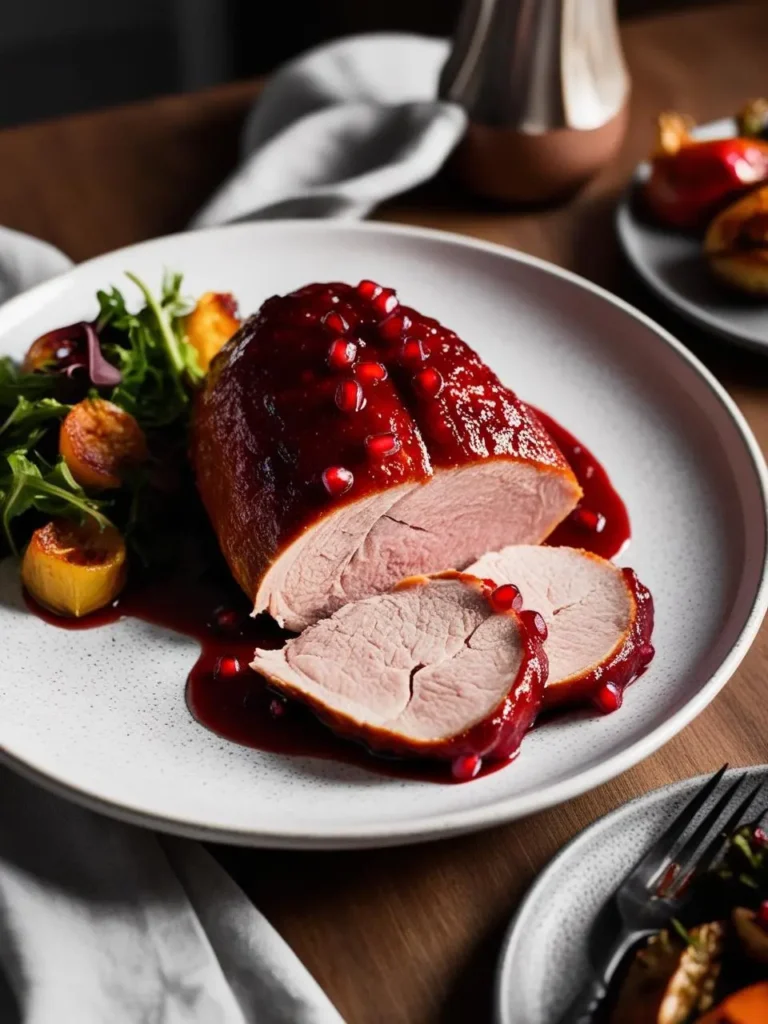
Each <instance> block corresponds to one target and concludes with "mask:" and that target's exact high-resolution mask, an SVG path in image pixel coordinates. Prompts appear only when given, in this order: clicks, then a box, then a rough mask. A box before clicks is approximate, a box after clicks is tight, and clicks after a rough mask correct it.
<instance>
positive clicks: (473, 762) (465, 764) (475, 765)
mask: <svg viewBox="0 0 768 1024" xmlns="http://www.w3.org/2000/svg"><path fill="white" fill-rule="evenodd" d="M482 767H483V759H482V757H478V756H477V754H467V755H465V756H464V757H457V758H455V760H454V761H453V764H452V765H451V775H452V776H453V777H454V779H456V781H457V782H469V781H470V779H474V778H475V776H476V775H477V774H478V772H479V771H480V769H481V768H482Z"/></svg>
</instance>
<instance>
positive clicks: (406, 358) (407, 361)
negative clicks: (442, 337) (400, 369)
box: [400, 338, 429, 370]
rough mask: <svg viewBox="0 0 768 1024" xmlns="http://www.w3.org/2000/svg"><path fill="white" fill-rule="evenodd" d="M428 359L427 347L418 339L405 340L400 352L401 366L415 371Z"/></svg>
mask: <svg viewBox="0 0 768 1024" xmlns="http://www.w3.org/2000/svg"><path fill="white" fill-rule="evenodd" d="M427 359H429V345H427V343H426V342H425V341H422V340H421V339H420V338H406V339H405V341H404V342H403V348H402V351H401V352H400V362H401V363H402V364H403V366H409V367H411V368H412V369H414V370H417V369H418V368H419V367H420V366H421V364H422V363H423V362H425V361H426V360H427Z"/></svg>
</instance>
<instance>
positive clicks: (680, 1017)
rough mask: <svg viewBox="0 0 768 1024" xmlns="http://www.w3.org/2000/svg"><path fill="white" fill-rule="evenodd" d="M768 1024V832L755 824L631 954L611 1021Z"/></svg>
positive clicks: (741, 832)
mask: <svg viewBox="0 0 768 1024" xmlns="http://www.w3.org/2000/svg"><path fill="white" fill-rule="evenodd" d="M766 1022H768V836H766V834H765V832H763V830H762V829H761V828H759V827H755V826H754V824H753V825H750V826H744V827H742V828H740V829H739V830H738V831H737V832H736V834H735V835H734V836H733V837H732V839H731V842H730V844H729V846H728V849H727V852H726V855H725V857H724V859H723V861H722V863H721V864H720V865H719V866H718V867H716V868H715V869H713V870H712V871H710V872H709V873H708V874H706V875H705V876H703V877H702V878H701V879H700V880H699V881H698V882H696V883H695V884H694V886H693V887H692V891H691V894H690V899H689V901H688V902H687V904H686V907H685V911H684V914H683V920H682V921H672V922H671V923H670V926H669V927H668V928H666V929H665V930H664V931H662V932H660V933H659V934H658V935H654V936H652V937H651V938H650V939H649V940H648V941H647V942H646V943H645V944H644V945H643V946H642V947H641V948H640V949H639V950H638V951H637V952H636V953H635V955H634V957H633V958H632V960H631V962H630V965H629V968H628V970H627V971H626V973H625V976H624V979H623V981H622V983H621V985H620V987H619V991H618V993H617V995H616V999H615V1001H614V1004H613V1010H612V1013H611V1016H610V1024H766Z"/></svg>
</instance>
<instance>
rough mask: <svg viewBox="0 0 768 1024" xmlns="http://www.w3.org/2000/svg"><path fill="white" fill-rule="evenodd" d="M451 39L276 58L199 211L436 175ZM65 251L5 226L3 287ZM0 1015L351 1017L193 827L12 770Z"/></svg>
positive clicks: (0, 789) (446, 120) (4, 843)
mask: <svg viewBox="0 0 768 1024" xmlns="http://www.w3.org/2000/svg"><path fill="white" fill-rule="evenodd" d="M446 53H447V48H446V45H445V44H444V43H443V42H439V41H435V40H428V39H421V38H418V37H412V36H381V37H368V38H365V37H358V38H355V39H348V40H344V41H342V42H339V43H335V44H332V45H330V46H327V47H324V48H322V49H319V50H315V51H313V52H311V53H310V54H308V55H307V56H305V57H302V58H300V59H299V60H297V61H295V62H293V63H292V64H290V65H288V67H286V68H285V70H283V71H282V72H280V73H279V74H277V75H276V76H275V77H274V78H273V79H272V81H271V82H270V84H269V85H268V86H267V88H266V89H265V90H264V92H263V94H262V97H261V98H260V100H259V102H258V103H257V105H256V107H255V109H254V111H253V113H252V115H251V117H250V119H249V121H248V123H247V125H246V129H245V133H244V139H243V155H244V159H243V165H242V167H241V168H240V170H239V171H238V172H237V173H236V174H235V175H234V176H233V178H232V179H231V180H230V181H229V182H228V183H227V184H225V185H224V187H223V188H222V189H221V190H220V191H219V193H218V194H217V195H216V196H215V197H214V198H213V199H212V200H211V202H210V203H209V204H208V205H207V206H206V207H205V209H204V210H202V211H201V213H200V214H199V215H198V216H197V217H196V218H195V221H194V222H193V225H192V226H193V227H202V226H210V225H214V224H220V223H224V222H227V221H233V220H243V219H247V218H249V217H278V216H314V217H317V216H346V217H361V216H363V215H365V214H366V213H367V212H368V211H369V210H370V209H371V208H372V207H373V206H375V205H376V203H379V202H381V201H382V200H384V199H386V198H388V197H390V196H392V195H395V194H396V193H398V192H401V191H404V190H405V189H408V188H411V187H413V186H414V185H416V184H418V183H419V182H421V181H424V180H426V179H427V178H429V177H431V176H432V175H433V174H434V173H435V172H436V171H437V170H438V169H439V168H440V167H441V166H442V164H443V162H444V161H445V159H446V158H447V156H448V155H449V153H450V152H451V149H452V148H453V146H454V145H455V144H456V142H457V141H458V139H459V137H460V136H461V133H462V131H463V129H464V115H463V113H462V112H461V110H459V109H458V108H457V107H455V106H452V105H450V104H446V103H441V102H438V101H437V100H435V99H434V96H435V95H436V85H437V77H438V74H439V70H440V66H441V64H442V62H443V60H444V59H445V56H446ZM69 266H70V261H69V260H68V259H67V257H66V256H64V255H63V254H62V253H60V252H58V251H57V250H56V249H54V248H52V247H51V246H49V245H46V244H45V243H43V242H40V241H38V240H36V239H32V238H29V237H28V236H25V235H21V234H19V233H18V232H14V231H9V230H8V229H5V228H0V302H2V301H5V300H6V299H8V298H10V297H11V296H12V295H14V294H15V293H17V292H19V291H22V290H24V289H25V288H29V287H31V286H32V285H34V284H37V283H39V282H40V281H43V280H46V279H47V278H49V277H52V276H55V275H56V274H59V273H61V272H62V271H64V270H66V269H67V268H68V267H69ZM0 968H1V969H0V1021H2V1022H3V1024H10V1022H12V1021H16V1020H21V1021H23V1022H24V1024H70V1022H73V1024H74V1022H77V1024H145V1022H146V1024H149V1022H152V1024H155V1022H157V1024H161V1022H162V1024H182V1022H184V1024H186V1022H195V1024H251V1022H253V1024H341V1018H340V1016H339V1015H338V1013H337V1012H336V1010H335V1009H334V1008H333V1006H332V1005H331V1003H330V1002H329V1001H328V999H327V998H326V996H325V995H324V993H323V992H322V991H321V989H320V988H319V987H318V985H317V984H316V983H315V981H314V980H313V979H312V978H311V976H310V975H309V974H308V973H307V971H306V970H305V969H304V967H303V966H302V965H301V964H300V963H299V961H298V960H297V959H296V957H295V956H294V954H293V953H292V952H291V950H290V949H289V948H288V947H287V946H286V944H285V943H284V942H283V941H282V939H281V938H280V937H279V936H278V935H277V933H276V932H275V931H274V929H273V928H272V927H271V926H270V925H269V923H268V922H267V921H266V920H265V918H264V917H262V915H261V914H260V913H259V912H258V911H257V910H256V909H255V908H254V907H253V906H252V904H251V903H250V901H249V900H248V899H247V898H246V896H245V895H244V894H243V893H242V892H241V891H240V889H238V887H237V886H236V885H235V884H234V882H233V881H232V879H231V878H230V877H229V876H228V875H227V874H226V873H225V872H224V871H223V870H222V869H221V868H220V867H219V866H218V864H217V863H216V861H215V860H214V859H213V858H212V857H211V856H210V855H209V854H208V853H207V852H206V851H205V850H204V849H203V848H202V847H201V846H200V845H198V844H197V843H194V842H190V841H188V840H181V839H170V838H160V837H158V836H155V835H153V834H152V833H151V832H149V831H145V830H143V829H139V828H134V827H131V826H129V825H124V824H121V823H119V822H117V821H113V820H111V819H108V818H105V817H102V816H101V815H98V814H95V813H93V812H91V811H87V810H84V809H82V808H79V807H76V806H75V805H73V804H70V803H67V802H65V801H64V800H62V799H60V798H58V797H55V796H52V795H51V794H49V793H47V792H44V791H43V790H40V789H38V788H37V787H35V786H33V785H32V784H31V783H29V782H27V781H25V780H24V779H22V778H20V777H18V776H16V775H14V774H12V773H11V772H10V771H9V770H7V769H4V768H0Z"/></svg>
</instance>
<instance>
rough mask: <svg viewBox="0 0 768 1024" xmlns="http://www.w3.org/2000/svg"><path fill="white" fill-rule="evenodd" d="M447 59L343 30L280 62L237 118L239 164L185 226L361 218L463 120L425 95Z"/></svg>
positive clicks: (424, 45)
mask: <svg viewBox="0 0 768 1024" xmlns="http://www.w3.org/2000/svg"><path fill="white" fill-rule="evenodd" d="M447 56H448V45H447V43H446V42H445V41H444V40H441V39H428V38H426V37H425V36H410V35H375V36H353V37H351V38H349V39H342V40H340V41H339V42H336V43H331V44H329V45H327V46H322V47H320V48H318V49H316V50H312V51H310V52H309V53H307V54H305V55H304V56H302V57H299V58H298V59H297V60H295V61H293V62H291V63H290V64H287V65H286V66H285V67H284V68H283V69H282V70H281V71H280V72H278V74H276V75H275V76H274V77H273V78H272V79H271V80H270V82H269V83H268V84H267V86H266V88H265V89H264V91H263V92H262V94H261V97H260V98H259V101H258V102H257V103H256V105H255V107H254V109H253V111H252V113H251V116H250V118H249V119H248V121H247V123H246V126H245V131H244V133H243V140H242V164H241V166H240V168H239V169H238V170H237V171H236V172H235V174H234V175H233V176H232V177H231V178H230V179H229V181H227V182H226V183H225V184H224V186H223V187H222V188H221V189H220V190H219V192H217V193H216V195H215V196H214V197H213V198H212V199H211V201H210V202H209V203H208V204H207V205H206V206H205V207H204V208H203V209H202V210H201V211H200V213H198V215H197V217H196V218H195V219H194V221H193V222H192V225H191V226H192V227H210V226H211V225H214V224H223V223H227V222H231V221H235V220H248V219H250V218H251V217H264V218H266V217H364V216H365V215H366V214H368V213H370V211H371V210H372V209H373V207H374V206H376V205H377V204H379V203H381V202H383V201H384V200H385V199H389V198H390V197H391V196H394V195H397V194H398V193H400V192H405V191H406V190H407V189H410V188H413V187H414V186H416V185H419V184H420V183H421V182H423V181H427V180H428V179H429V178H431V177H432V176H433V175H435V174H436V173H437V172H438V171H439V170H440V168H441V167H442V165H443V164H444V163H445V161H446V159H447V158H448V156H449V155H450V153H451V151H452V150H453V148H454V147H455V146H456V144H457V142H458V141H459V139H460V138H461V136H462V134H463V132H464V129H465V127H466V115H465V114H464V111H463V110H462V109H461V107H459V106H457V105H456V104H453V103H445V102H442V101H439V100H437V99H435V97H436V95H437V82H438V77H439V75H440V69H441V68H442V66H443V64H444V62H445V59H446V57H447Z"/></svg>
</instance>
